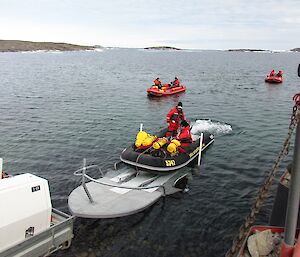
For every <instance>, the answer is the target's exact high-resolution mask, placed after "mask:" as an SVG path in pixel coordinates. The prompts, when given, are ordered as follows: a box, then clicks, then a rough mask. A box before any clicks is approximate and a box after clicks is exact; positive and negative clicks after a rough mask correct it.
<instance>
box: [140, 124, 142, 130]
mask: <svg viewBox="0 0 300 257" xmlns="http://www.w3.org/2000/svg"><path fill="white" fill-rule="evenodd" d="M140 131H143V123H141V124H140Z"/></svg>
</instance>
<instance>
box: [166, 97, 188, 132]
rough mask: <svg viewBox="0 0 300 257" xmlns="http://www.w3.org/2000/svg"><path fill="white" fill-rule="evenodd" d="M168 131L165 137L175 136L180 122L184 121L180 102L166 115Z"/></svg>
mask: <svg viewBox="0 0 300 257" xmlns="http://www.w3.org/2000/svg"><path fill="white" fill-rule="evenodd" d="M166 120H167V123H168V131H167V133H166V136H167V137H169V136H172V137H175V136H177V129H178V128H179V125H180V123H181V121H182V120H185V117H184V113H183V110H182V102H179V103H178V104H177V105H176V106H175V107H174V108H172V109H171V110H170V111H169V112H168V114H167V118H166Z"/></svg>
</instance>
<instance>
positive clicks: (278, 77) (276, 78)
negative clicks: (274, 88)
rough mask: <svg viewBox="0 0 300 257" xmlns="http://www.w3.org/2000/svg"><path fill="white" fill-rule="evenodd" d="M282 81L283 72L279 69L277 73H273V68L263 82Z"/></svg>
mask: <svg viewBox="0 0 300 257" xmlns="http://www.w3.org/2000/svg"><path fill="white" fill-rule="evenodd" d="M282 81H283V72H282V71H281V70H280V71H278V73H275V71H274V70H272V71H271V72H270V74H269V75H268V76H267V77H266V78H265V82H269V83H281V82H282Z"/></svg>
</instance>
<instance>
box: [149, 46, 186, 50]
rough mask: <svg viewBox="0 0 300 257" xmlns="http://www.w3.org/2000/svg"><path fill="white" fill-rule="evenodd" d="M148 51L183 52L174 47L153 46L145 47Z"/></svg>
mask: <svg viewBox="0 0 300 257" xmlns="http://www.w3.org/2000/svg"><path fill="white" fill-rule="evenodd" d="M144 49H146V50H182V49H180V48H176V47H172V46H151V47H145V48H144Z"/></svg>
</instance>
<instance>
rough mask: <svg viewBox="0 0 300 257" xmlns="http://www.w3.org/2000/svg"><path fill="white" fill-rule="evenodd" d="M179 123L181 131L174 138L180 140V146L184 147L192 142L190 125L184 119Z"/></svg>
mask: <svg viewBox="0 0 300 257" xmlns="http://www.w3.org/2000/svg"><path fill="white" fill-rule="evenodd" d="M180 125H181V132H180V134H179V135H178V136H177V137H176V139H177V140H179V141H180V143H181V146H182V147H185V146H188V145H189V144H190V143H192V142H193V139H192V135H191V127H190V125H189V124H188V123H187V121H186V120H183V121H181V123H180Z"/></svg>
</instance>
